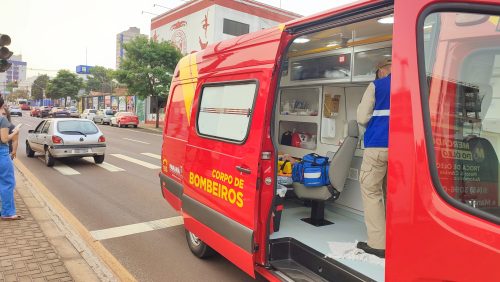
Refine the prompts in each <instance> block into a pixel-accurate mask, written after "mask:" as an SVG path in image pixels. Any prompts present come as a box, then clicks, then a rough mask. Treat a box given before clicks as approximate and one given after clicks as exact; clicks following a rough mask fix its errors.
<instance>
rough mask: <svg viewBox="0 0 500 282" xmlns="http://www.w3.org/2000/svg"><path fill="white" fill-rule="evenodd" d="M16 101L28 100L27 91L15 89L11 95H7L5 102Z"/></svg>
mask: <svg viewBox="0 0 500 282" xmlns="http://www.w3.org/2000/svg"><path fill="white" fill-rule="evenodd" d="M17 99H28V90H21V89H17V90H15V91H14V92H13V93H11V94H9V95H7V99H6V100H7V101H9V102H16V101H17Z"/></svg>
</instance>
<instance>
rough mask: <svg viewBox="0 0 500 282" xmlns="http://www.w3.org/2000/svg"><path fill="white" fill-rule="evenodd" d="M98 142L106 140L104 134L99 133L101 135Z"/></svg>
mask: <svg viewBox="0 0 500 282" xmlns="http://www.w3.org/2000/svg"><path fill="white" fill-rule="evenodd" d="M98 141H99V142H106V138H105V137H104V135H101V137H99V140H98Z"/></svg>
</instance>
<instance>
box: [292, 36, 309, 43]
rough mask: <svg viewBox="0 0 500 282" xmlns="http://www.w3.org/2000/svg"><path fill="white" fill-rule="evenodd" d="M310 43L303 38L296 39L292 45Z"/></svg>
mask: <svg viewBox="0 0 500 282" xmlns="http://www.w3.org/2000/svg"><path fill="white" fill-rule="evenodd" d="M309 41H311V39H308V38H305V37H299V38H296V39H295V40H294V41H293V43H299V44H303V43H307V42H309Z"/></svg>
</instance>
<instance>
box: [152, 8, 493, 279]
mask: <svg viewBox="0 0 500 282" xmlns="http://www.w3.org/2000/svg"><path fill="white" fill-rule="evenodd" d="M499 4H500V2H499V1H491V0H482V1H480V0H477V1H475V0H464V1H438V0H414V1H403V0H396V1H375V0H371V1H359V2H356V3H354V4H351V5H348V6H343V7H341V8H337V9H333V10H329V11H326V12H324V13H320V14H316V15H313V16H310V17H306V18H302V19H299V20H295V21H292V22H288V23H285V24H283V25H281V26H279V27H276V28H273V29H268V30H262V31H258V32H255V33H251V34H247V35H243V36H240V37H236V38H233V39H231V40H227V41H223V42H219V43H217V44H214V45H211V46H208V47H207V48H206V49H204V50H203V51H200V52H197V53H194V54H191V55H188V56H186V57H184V58H183V59H182V60H181V61H180V62H179V64H178V66H177V68H176V70H175V73H174V78H173V80H172V85H171V90H170V94H169V97H168V103H167V108H166V119H165V127H164V132H163V148H162V171H161V173H160V180H161V191H162V194H163V197H164V198H165V199H166V200H167V201H168V202H169V203H170V205H171V206H172V207H174V208H175V209H176V210H178V211H179V212H180V214H181V215H182V216H183V218H184V225H185V229H186V238H187V241H188V246H189V248H190V249H191V251H192V252H193V253H194V254H195V255H197V256H199V257H206V256H209V255H210V254H211V253H213V252H214V251H216V252H218V253H220V254H221V255H222V256H224V257H226V258H227V259H228V260H230V261H231V262H233V263H234V264H235V265H237V266H238V267H239V268H241V269H242V270H243V271H245V272H246V273H248V274H249V275H251V276H252V277H255V276H256V274H257V273H259V274H260V275H262V276H264V277H265V278H266V279H269V280H274V281H280V280H281V281H290V280H300V281H325V280H328V281H358V280H361V281H372V280H376V281H383V280H387V281H499V280H500V268H499V267H498V263H499V262H500V226H499V224H500V208H499V198H500V193H499V178H498V175H499V167H500V166H499V161H498V160H499V154H500V47H499V46H500V23H499V16H500V5H499ZM383 59H392V82H391V108H390V133H389V136H390V139H389V165H388V174H387V193H386V201H385V205H386V220H387V223H386V233H387V238H386V242H387V247H386V258H385V259H379V258H377V257H375V256H371V255H363V254H362V253H359V252H354V253H352V250H350V251H345V250H346V246H347V247H348V246H349V244H351V245H352V246H355V242H356V241H366V238H367V235H366V229H365V225H364V220H363V205H362V202H361V192H360V186H359V177H360V165H361V161H362V156H363V150H364V146H363V142H362V134H363V129H362V128H358V126H357V123H356V122H355V120H356V109H357V106H358V104H359V102H360V100H361V97H362V96H363V93H364V91H365V89H366V87H367V86H368V84H369V83H370V82H371V81H373V79H374V78H375V66H376V64H377V62H379V61H381V60H383ZM497 59H498V60H497ZM290 135H292V136H293V137H292V138H291V139H294V140H292V142H291V141H290ZM309 153H317V154H319V155H323V156H329V157H330V159H331V166H330V181H331V183H332V185H331V186H323V187H315V188H308V187H304V186H303V185H300V184H298V183H284V182H286V181H283V180H287V178H286V176H285V178H281V177H282V176H283V175H279V174H278V172H279V170H280V169H281V165H280V166H278V162H279V158H280V157H284V158H288V159H292V160H293V159H296V160H298V159H300V158H302V157H303V156H304V155H306V154H309ZM280 164H282V163H281V162H280ZM285 192H286V193H285ZM278 194H279V195H278ZM341 249H343V250H344V251H342V250H341ZM347 249H348V248H347ZM349 252H351V253H349Z"/></svg>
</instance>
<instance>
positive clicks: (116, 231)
mask: <svg viewBox="0 0 500 282" xmlns="http://www.w3.org/2000/svg"><path fill="white" fill-rule="evenodd" d="M183 223H184V220H183V219H182V216H174V217H170V218H164V219H158V220H153V221H147V222H141V223H136V224H130V225H124V226H118V227H113V228H107V229H101V230H95V231H90V234H91V235H92V237H94V239H95V240H97V241H102V240H106V239H112V238H118V237H123V236H127V235H132V234H138V233H144V232H148V231H154V230H160V229H165V228H169V227H174V226H178V225H182V224H183Z"/></svg>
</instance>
